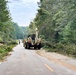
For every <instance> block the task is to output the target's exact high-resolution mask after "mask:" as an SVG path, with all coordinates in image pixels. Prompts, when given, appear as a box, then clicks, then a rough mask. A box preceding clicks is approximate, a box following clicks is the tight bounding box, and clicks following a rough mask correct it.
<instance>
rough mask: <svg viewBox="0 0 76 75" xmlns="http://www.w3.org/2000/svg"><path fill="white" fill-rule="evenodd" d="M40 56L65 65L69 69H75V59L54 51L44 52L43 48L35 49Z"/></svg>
mask: <svg viewBox="0 0 76 75" xmlns="http://www.w3.org/2000/svg"><path fill="white" fill-rule="evenodd" d="M36 53H37V54H38V55H40V56H43V57H46V58H47V59H49V60H51V61H53V62H55V63H57V64H60V65H62V66H65V67H67V68H69V69H72V70H74V71H76V59H74V58H72V57H68V56H64V55H62V54H58V53H55V52H46V51H45V50H39V51H36Z"/></svg>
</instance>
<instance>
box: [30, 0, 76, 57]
mask: <svg viewBox="0 0 76 75" xmlns="http://www.w3.org/2000/svg"><path fill="white" fill-rule="evenodd" d="M38 6H39V9H38V10H37V11H38V13H37V15H36V18H35V19H34V20H33V21H32V22H31V23H30V25H29V28H30V29H33V27H35V26H36V27H37V28H38V30H39V37H41V38H42V40H43V44H44V47H45V48H48V49H47V50H48V51H54V52H59V53H63V54H68V55H70V56H71V55H72V56H74V57H76V0H40V2H38Z"/></svg>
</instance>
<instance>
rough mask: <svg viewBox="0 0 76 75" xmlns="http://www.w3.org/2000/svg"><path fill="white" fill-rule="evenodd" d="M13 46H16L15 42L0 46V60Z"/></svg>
mask: <svg viewBox="0 0 76 75" xmlns="http://www.w3.org/2000/svg"><path fill="white" fill-rule="evenodd" d="M14 46H16V44H11V45H3V46H0V61H2V60H4V57H5V56H7V55H8V53H9V52H11V51H12V48H13V47H14Z"/></svg>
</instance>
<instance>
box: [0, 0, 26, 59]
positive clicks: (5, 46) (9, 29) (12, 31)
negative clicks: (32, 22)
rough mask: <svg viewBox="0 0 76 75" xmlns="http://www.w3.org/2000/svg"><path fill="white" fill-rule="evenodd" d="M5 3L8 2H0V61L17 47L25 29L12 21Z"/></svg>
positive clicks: (2, 0) (3, 0) (1, 0)
mask: <svg viewBox="0 0 76 75" xmlns="http://www.w3.org/2000/svg"><path fill="white" fill-rule="evenodd" d="M7 3H8V0H0V60H3V59H4V57H5V56H6V55H8V53H9V52H10V51H12V48H13V47H14V46H16V45H17V42H16V40H17V39H22V38H23V37H24V36H25V27H19V26H18V24H17V23H15V22H13V21H12V18H11V15H10V12H9V8H8V6H7Z"/></svg>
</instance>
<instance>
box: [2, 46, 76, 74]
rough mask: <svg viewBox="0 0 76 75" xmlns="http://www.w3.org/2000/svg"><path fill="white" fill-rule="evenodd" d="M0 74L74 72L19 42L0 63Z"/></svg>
mask: <svg viewBox="0 0 76 75" xmlns="http://www.w3.org/2000/svg"><path fill="white" fill-rule="evenodd" d="M0 75H76V72H75V71H73V70H71V69H69V68H66V67H64V66H61V65H59V64H57V63H55V62H53V61H49V60H48V59H46V58H44V57H41V56H39V55H37V54H36V53H35V50H27V49H24V47H23V46H22V44H20V45H18V46H16V47H15V48H14V51H13V52H12V55H10V56H9V57H8V58H7V60H6V61H5V62H3V63H1V64H0Z"/></svg>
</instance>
